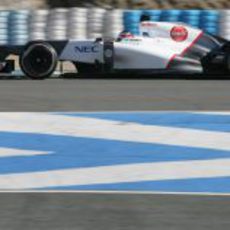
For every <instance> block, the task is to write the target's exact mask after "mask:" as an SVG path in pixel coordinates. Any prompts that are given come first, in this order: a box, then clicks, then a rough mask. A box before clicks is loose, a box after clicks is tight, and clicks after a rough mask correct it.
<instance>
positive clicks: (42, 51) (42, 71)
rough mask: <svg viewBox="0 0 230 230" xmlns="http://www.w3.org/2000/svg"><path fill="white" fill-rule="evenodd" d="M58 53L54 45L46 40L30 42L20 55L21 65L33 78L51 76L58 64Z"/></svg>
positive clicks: (27, 74)
mask: <svg viewBox="0 0 230 230" xmlns="http://www.w3.org/2000/svg"><path fill="white" fill-rule="evenodd" d="M57 61H58V57H57V53H56V51H55V49H54V48H53V46H52V45H50V44H49V43H46V42H33V43H29V44H28V45H27V46H26V47H25V49H24V51H23V53H22V54H21V56H20V60H19V62H20V67H21V70H22V71H23V72H24V74H25V75H26V76H27V77H29V78H31V79H38V80H39V79H45V78H48V77H50V76H51V75H52V74H53V72H54V71H55V69H56V66H57Z"/></svg>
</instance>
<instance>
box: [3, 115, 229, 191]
mask: <svg viewBox="0 0 230 230" xmlns="http://www.w3.org/2000/svg"><path fill="white" fill-rule="evenodd" d="M0 190H106V191H107V190H113V191H114V190H115V191H150V192H188V193H195V192H196V193H230V113H227V112H223V113H222V112H206V113H199V112H168V113H167V112H130V113H128V112H127V113H0Z"/></svg>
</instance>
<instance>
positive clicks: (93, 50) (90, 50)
mask: <svg viewBox="0 0 230 230" xmlns="http://www.w3.org/2000/svg"><path fill="white" fill-rule="evenodd" d="M75 50H76V52H78V53H98V52H99V50H98V47H97V46H76V47H75Z"/></svg>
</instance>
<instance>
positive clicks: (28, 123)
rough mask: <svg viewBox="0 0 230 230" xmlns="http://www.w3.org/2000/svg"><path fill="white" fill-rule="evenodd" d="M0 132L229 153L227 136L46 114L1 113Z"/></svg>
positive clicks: (228, 134)
mask: <svg viewBox="0 0 230 230" xmlns="http://www.w3.org/2000/svg"><path fill="white" fill-rule="evenodd" d="M0 131H7V132H20V133H23V132H24V133H40V134H50V135H63V136H71V137H85V138H96V139H103V140H117V141H128V142H139V143H157V144H166V145H175V146H185V147H197V148H210V149H218V150H227V151H229V150H230V141H229V140H230V133H226V132H216V131H215V132H214V131H205V130H194V129H187V128H175V127H161V126H154V125H142V124H138V123H129V122H120V121H111V120H105V119H95V118H86V117H70V116H64V115H53V114H46V113H0Z"/></svg>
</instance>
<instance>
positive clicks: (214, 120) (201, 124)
mask: <svg viewBox="0 0 230 230" xmlns="http://www.w3.org/2000/svg"><path fill="white" fill-rule="evenodd" d="M61 115H65V116H73V117H88V118H98V119H106V120H112V121H120V122H135V123H139V124H143V125H158V126H164V127H178V128H190V129H198V130H208V131H219V132H230V115H209V114H196V113H176V112H175V113H154V112H153V113H152V112H150V113H146V112H143V113H132V112H131V113H64V114H61Z"/></svg>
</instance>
